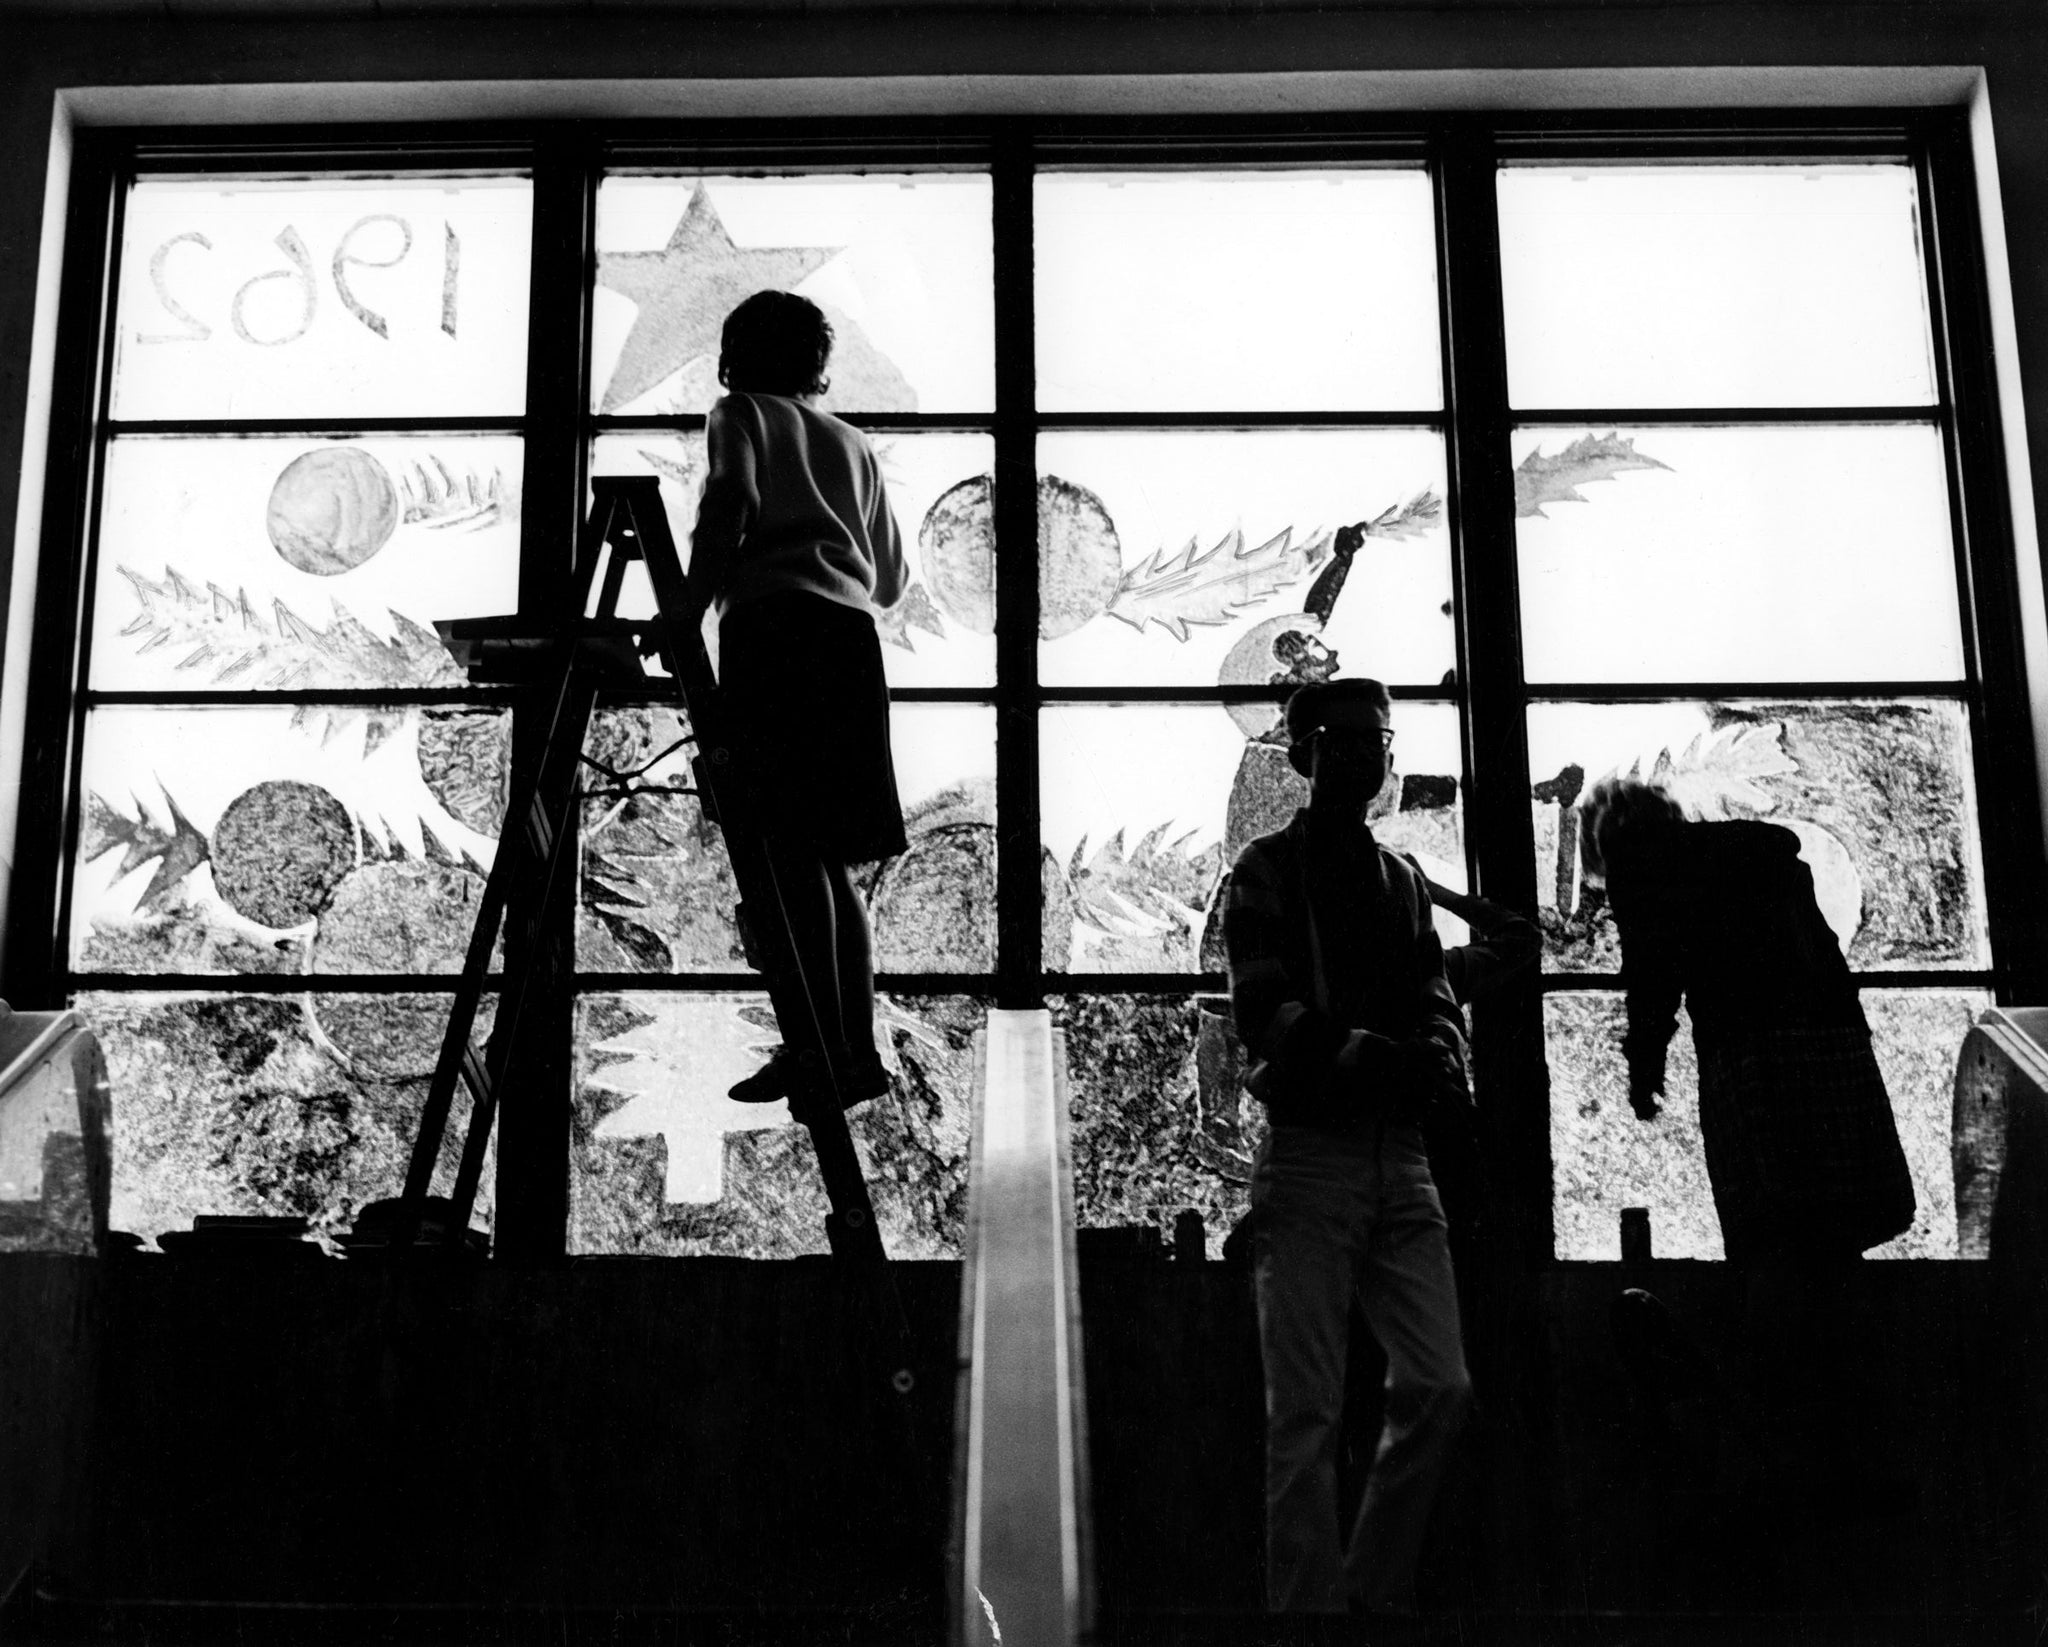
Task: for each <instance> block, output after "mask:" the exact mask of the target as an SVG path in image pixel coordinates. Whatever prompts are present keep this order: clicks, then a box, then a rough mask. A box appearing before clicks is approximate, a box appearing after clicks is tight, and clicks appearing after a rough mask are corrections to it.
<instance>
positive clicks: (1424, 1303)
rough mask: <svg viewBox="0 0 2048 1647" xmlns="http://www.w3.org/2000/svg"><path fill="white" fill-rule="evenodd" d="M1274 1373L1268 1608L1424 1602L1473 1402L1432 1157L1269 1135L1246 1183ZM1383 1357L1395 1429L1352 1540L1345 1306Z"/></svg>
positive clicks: (1355, 1139)
mask: <svg viewBox="0 0 2048 1647" xmlns="http://www.w3.org/2000/svg"><path fill="white" fill-rule="evenodd" d="M1252 1207H1253V1211H1254V1217H1253V1229H1254V1232H1255V1240H1256V1243H1257V1246H1256V1251H1257V1267H1256V1271H1255V1274H1256V1278H1257V1286H1258V1307H1259V1350H1260V1354H1261V1355H1262V1357H1263V1358H1264V1361H1265V1369H1266V1606H1267V1608H1268V1610H1270V1611H1272V1612H1276V1613H1278V1612H1314V1613H1331V1612H1343V1611H1345V1609H1346V1606H1347V1604H1348V1603H1349V1602H1350V1601H1351V1600H1353V1599H1356V1600H1357V1601H1358V1602H1359V1603H1360V1604H1362V1605H1363V1606H1365V1607H1366V1608H1368V1609H1372V1610H1386V1609H1406V1608H1410V1607H1412V1606H1413V1605H1414V1592H1415V1564H1416V1560H1417V1558H1418V1556H1419V1555H1420V1553H1421V1550H1422V1536H1423V1532H1424V1530H1425V1529H1426V1527H1427V1525H1428V1521H1429V1512H1430V1507H1431V1505H1432V1503H1433V1502H1434V1501H1435V1498H1436V1489H1437V1483H1438V1481H1439V1479H1440V1478H1441V1476H1442V1473H1443V1465H1444V1461H1445V1454H1446V1452H1447V1450H1448V1447H1449V1444H1450V1442H1451V1440H1452V1438H1453V1437H1454V1436H1455V1435H1456V1434H1457V1432H1458V1427H1459V1425H1460V1424H1461V1423H1462V1422H1463V1420H1464V1416H1465V1413H1466V1410H1467V1409H1468V1408H1469V1407H1470V1405H1471V1400H1472V1381H1471V1376H1470V1375H1469V1374H1468V1373H1467V1372H1466V1370H1465V1352H1464V1346H1463V1344H1462V1343H1461V1342H1460V1339H1459V1335H1458V1294H1457V1287H1456V1284H1455V1282H1454V1281H1453V1280H1452V1277H1451V1254H1450V1247H1449V1244H1448V1242H1447V1241H1446V1238H1445V1229H1444V1215H1443V1208H1442V1205H1441V1204H1440V1203H1439V1202H1438V1200H1437V1194H1436V1186H1435V1184H1433V1183H1432V1182H1431V1181H1430V1176H1429V1157H1428V1156H1427V1154H1426V1153H1425V1152H1424V1150H1423V1147H1422V1138H1421V1134H1420V1132H1419V1131H1418V1129H1417V1128H1415V1127H1414V1126H1412V1125H1400V1126H1391V1127H1388V1128H1386V1129H1385V1132H1384V1135H1383V1136H1379V1135H1376V1134H1375V1133H1374V1132H1372V1131H1368V1132H1367V1133H1365V1134H1363V1135H1362V1136H1350V1135H1337V1134H1332V1133H1328V1132H1322V1131H1317V1130H1313V1129H1310V1128H1305V1127H1275V1128H1274V1129H1273V1130H1272V1132H1271V1134H1270V1135H1269V1137H1268V1139H1267V1141H1266V1144H1265V1146H1264V1147H1263V1148H1262V1149H1261V1151H1260V1153H1259V1158H1258V1163H1257V1167H1256V1169H1255V1171H1254V1173H1253V1177H1252ZM1354 1294H1356V1296H1357V1297H1358V1299H1359V1301H1360V1303H1361V1304H1363V1306H1364V1308H1365V1318H1366V1321H1367V1322H1368V1324H1369V1325H1370V1326H1371V1328H1372V1331H1373V1336H1374V1337H1375V1338H1377V1339H1378V1340H1379V1342H1380V1346H1381V1348H1383V1349H1384V1350H1385V1351H1386V1354H1387V1397H1386V1424H1385V1428H1384V1429H1383V1430H1382V1431H1381V1434H1380V1443H1379V1450H1378V1452H1377V1453H1376V1454H1375V1456H1374V1459H1373V1466H1372V1472H1371V1474H1370V1475H1369V1476H1368V1478H1367V1480H1366V1487H1365V1498H1364V1502H1363V1503H1362V1504H1361V1505H1360V1506H1359V1511H1358V1521H1357V1524H1356V1526H1355V1527H1353V1529H1352V1531H1351V1537H1350V1541H1349V1543H1348V1545H1347V1546H1345V1547H1344V1548H1342V1549H1341V1551H1340V1548H1339V1529H1338V1525H1337V1445H1338V1428H1339V1424H1340V1422H1341V1420H1342V1416H1343V1405H1344V1361H1345V1351H1346V1348H1347V1344H1348V1338H1349V1324H1350V1310H1351V1300H1352V1297H1353V1295H1354Z"/></svg>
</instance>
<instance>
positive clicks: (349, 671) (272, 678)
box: [119, 565, 466, 754]
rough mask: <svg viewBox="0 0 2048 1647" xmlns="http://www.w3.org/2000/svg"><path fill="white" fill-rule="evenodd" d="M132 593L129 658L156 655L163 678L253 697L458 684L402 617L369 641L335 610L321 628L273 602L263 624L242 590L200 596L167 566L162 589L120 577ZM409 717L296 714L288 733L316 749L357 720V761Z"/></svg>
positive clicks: (441, 654) (338, 709) (439, 652)
mask: <svg viewBox="0 0 2048 1647" xmlns="http://www.w3.org/2000/svg"><path fill="white" fill-rule="evenodd" d="M119 571H120V573H121V575H122V576H123V577H124V578H126V579H127V580H128V583H129V586H130V587H131V588H133V589H134V591H135V597H136V600H137V602H138V603H139V607H140V610H138V611H137V613H136V614H135V616H134V617H133V618H132V619H130V620H129V622H128V623H127V625H126V626H125V627H124V628H123V629H122V630H121V633H122V634H124V635H139V636H141V637H143V638H142V642H141V644H140V645H139V646H138V647H137V648H136V652H137V655H138V656H140V655H142V654H144V653H151V652H162V653H163V654H164V655H165V657H166V658H167V659H169V660H170V667H171V672H172V673H173V674H183V673H185V672H187V671H203V672H205V674H206V676H207V678H208V680H209V683H210V684H212V685H214V686H237V687H253V688H255V689H257V690H259V691H288V690H292V689H295V688H298V689H309V688H322V687H331V688H342V689H357V690H360V689H364V688H373V689H380V690H385V689H388V690H392V691H405V690H410V689H414V688H418V687H423V686H459V685H461V684H462V683H463V681H464V680H465V679H466V677H465V676H464V674H463V672H462V670H461V669H460V667H458V666H457V664H456V662H455V660H454V659H453V658H451V657H450V656H449V655H448V650H447V648H446V647H444V646H443V645H442V644H441V640H440V637H439V636H438V635H436V634H435V633H434V632H433V631H432V630H431V629H427V628H423V627H422V626H421V625H419V624H417V623H414V622H413V621H412V619H410V618H408V617H406V616H405V615H404V614H403V613H402V612H388V614H387V615H388V616H389V617H390V619H391V629H392V636H391V638H390V639H389V640H386V639H384V638H383V637H382V636H380V635H378V634H376V633H375V632H374V631H373V630H371V629H370V628H369V626H368V625H367V624H365V623H363V622H362V621H361V620H360V619H358V618H357V617H355V616H354V615H353V614H352V613H351V612H349V610H348V609H347V608H346V607H344V606H343V605H342V604H341V603H340V602H339V601H336V602H335V603H334V618H333V621H332V622H331V623H330V624H329V625H328V626H327V627H326V628H325V629H322V628H321V627H320V626H319V625H317V624H314V623H309V622H308V621H307V620H306V619H304V618H302V617H300V616H299V615H298V613H296V612H294V611H293V610H292V609H291V608H290V607H289V606H287V605H285V603H284V602H283V601H281V600H278V601H273V602H271V608H270V618H269V621H267V622H266V621H265V619H264V616H263V614H262V613H261V612H260V611H259V610H258V607H257V603H256V602H254V601H252V600H250V598H249V594H248V591H247V590H245V589H237V590H236V591H235V592H234V593H233V594H232V595H231V594H229V593H228V592H227V591H226V590H225V589H223V588H221V587H220V585H219V584H216V583H207V584H206V585H205V586H204V587H203V588H202V587H200V586H199V585H197V584H194V583H193V582H192V581H191V580H190V579H188V578H186V577H185V576H184V574H183V573H181V572H180V571H179V570H178V569H177V568H176V567H175V566H169V565H167V566H165V568H164V575H163V579H162V581H160V582H159V581H155V580H152V579H150V578H147V577H144V576H143V575H142V573H140V572H138V571H136V570H135V568H133V567H132V566H123V567H120V568H119ZM413 713H414V711H412V710H410V709H388V710H387V709H359V708H351V707H342V706H335V705H325V706H322V705H301V706H299V707H298V708H297V709H295V710H294V711H293V712H292V725H293V727H294V728H298V729H304V728H307V727H315V728H317V729H318V730H319V732H320V739H321V742H322V743H326V742H328V741H330V740H331V739H332V738H333V737H334V736H335V735H336V734H337V733H339V732H341V731H342V730H344V729H345V728H347V727H349V726H352V725H353V724H355V722H357V721H358V720H361V721H364V722H366V723H367V731H366V734H365V742H364V753H365V754H370V753H373V752H374V751H375V750H376V749H377V747H378V745H380V744H381V743H383V742H384V740H385V739H386V738H388V737H389V736H390V735H391V734H392V733H393V732H395V731H396V730H397V729H398V727H400V726H401V725H403V724H404V722H405V721H406V719H407V718H408V717H409V716H410V715H412V714H413Z"/></svg>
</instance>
